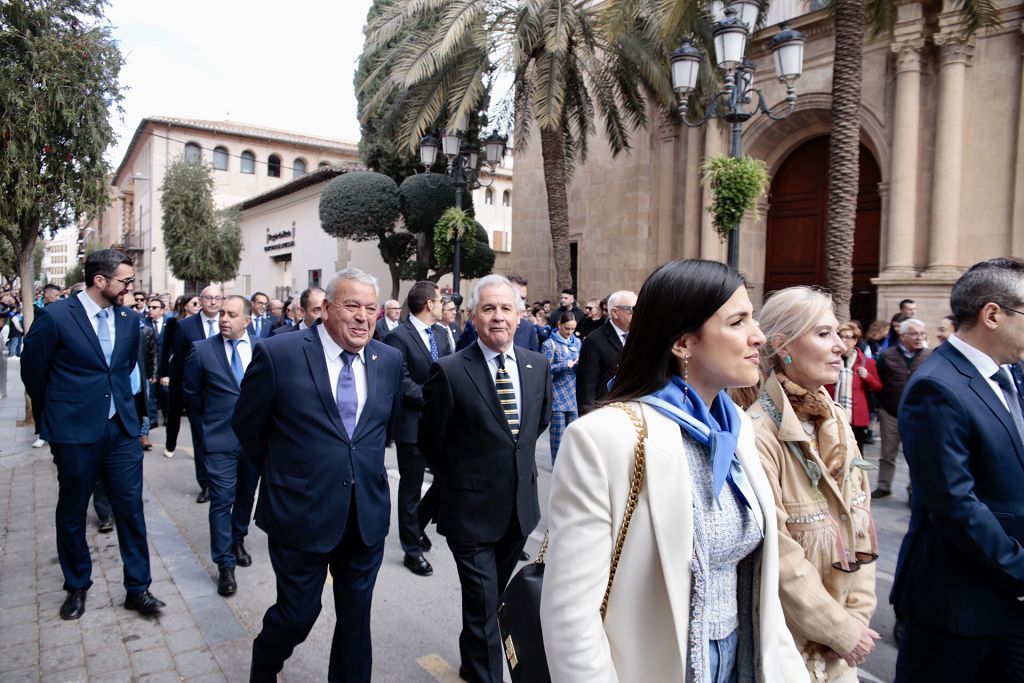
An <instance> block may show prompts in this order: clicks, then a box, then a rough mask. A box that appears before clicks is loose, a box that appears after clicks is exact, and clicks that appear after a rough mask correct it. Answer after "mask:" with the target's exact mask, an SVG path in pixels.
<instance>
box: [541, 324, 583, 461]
mask: <svg viewBox="0 0 1024 683" xmlns="http://www.w3.org/2000/svg"><path fill="white" fill-rule="evenodd" d="M541 350H542V351H543V352H544V355H545V356H547V358H548V363H550V364H551V427H550V428H549V429H550V431H549V434H550V437H551V464H552V465H553V464H554V463H555V456H556V455H558V444H559V443H561V442H562V433H563V432H564V431H565V427H566V425H568V424H569V423H570V422H572V421H573V420H575V419H576V418H577V417H578V416H579V415H578V413H577V412H576V363H577V362H578V361H579V359H580V339H579V337H577V336H576V318H575V317H574V316H573V315H572V314H571V313H569V312H563V313H562V314H561V316H560V317H559V318H558V328H557V331H556V332H555V333H554V334H552V335H551V336H550V337H549V338H548V340H547V341H546V342H544V345H543V346H542V347H541Z"/></svg>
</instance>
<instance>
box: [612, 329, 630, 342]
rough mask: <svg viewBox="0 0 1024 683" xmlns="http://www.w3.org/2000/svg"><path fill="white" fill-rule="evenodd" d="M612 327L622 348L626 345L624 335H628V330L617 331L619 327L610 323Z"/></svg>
mask: <svg viewBox="0 0 1024 683" xmlns="http://www.w3.org/2000/svg"><path fill="white" fill-rule="evenodd" d="M612 327H613V328H615V334H617V335H619V343H621V344H622V345H623V346H625V345H626V334H627V333H628V330H627V331H626V332H623V331H622V330H620V329H619V326H618V325H616V324H615V323H612Z"/></svg>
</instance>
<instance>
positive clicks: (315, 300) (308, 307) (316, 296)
mask: <svg viewBox="0 0 1024 683" xmlns="http://www.w3.org/2000/svg"><path fill="white" fill-rule="evenodd" d="M323 306H324V290H322V289H320V288H319V287H310V288H309V289H304V290H302V294H300V295H299V322H298V323H297V324H295V325H281V326H280V327H278V328H277V329H275V330H274V331H273V332H271V333H270V335H271V336H276V335H279V334H287V333H289V332H301V331H302V330H308V329H309V328H311V327H313V326H314V325H316V321H317V320H319V319H320V313H321V311H322V310H323Z"/></svg>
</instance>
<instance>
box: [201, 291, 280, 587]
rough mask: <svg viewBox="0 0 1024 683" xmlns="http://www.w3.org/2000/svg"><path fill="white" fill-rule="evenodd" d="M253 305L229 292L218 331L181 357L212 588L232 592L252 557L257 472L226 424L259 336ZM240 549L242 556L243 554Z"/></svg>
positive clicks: (228, 421) (229, 425) (222, 307)
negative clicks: (202, 481)
mask: <svg viewBox="0 0 1024 683" xmlns="http://www.w3.org/2000/svg"><path fill="white" fill-rule="evenodd" d="M251 311H252V304H251V303H250V302H249V301H247V300H246V299H245V298H244V297H241V296H229V297H228V298H226V299H225V300H224V304H223V305H222V306H221V311H220V334H218V335H217V336H215V337H210V338H209V339H203V340H202V341H198V342H196V343H195V344H193V345H192V350H191V351H190V352H189V354H188V358H187V359H186V361H185V387H184V389H185V400H186V402H187V403H188V407H189V412H190V414H191V415H195V416H197V417H196V419H197V420H198V421H199V423H200V424H199V426H200V429H202V430H203V443H204V444H205V445H206V472H207V476H208V478H209V483H210V551H211V554H212V555H213V561H214V562H215V563H216V564H217V570H218V577H217V592H218V593H220V594H221V595H223V596H225V597H226V596H229V595H234V593H235V591H236V589H237V587H238V585H237V583H236V582H235V565H236V564H241V565H242V566H248V565H249V564H251V563H252V558H251V557H249V555H248V553H246V552H245V546H244V543H243V539H244V538H245V534H246V533H247V532H248V529H249V517H250V515H251V514H252V503H253V497H254V494H255V489H256V482H258V481H259V475H258V473H256V468H255V467H254V466H253V464H252V462H250V461H249V460H248V459H246V458H243V457H242V447H241V445H239V443H238V437H236V436H235V433H234V432H233V431H232V429H231V414H232V412H233V411H234V409H235V402H236V401H237V400H238V392H239V387H240V386H241V383H242V377H243V375H244V374H245V369H246V368H247V367H249V361H250V360H252V352H253V347H254V345H255V344H257V343H260V341H261V340H260V339H259V337H255V336H250V334H249V332H248V329H247V328H248V326H249V325H250V324H251V322H252V315H251ZM243 554H244V555H243Z"/></svg>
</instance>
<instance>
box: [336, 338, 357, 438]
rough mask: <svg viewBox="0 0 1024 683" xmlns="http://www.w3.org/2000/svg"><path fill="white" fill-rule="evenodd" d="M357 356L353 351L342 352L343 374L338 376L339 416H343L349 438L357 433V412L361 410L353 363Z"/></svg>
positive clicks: (342, 420)
mask: <svg viewBox="0 0 1024 683" xmlns="http://www.w3.org/2000/svg"><path fill="white" fill-rule="evenodd" d="M355 358H356V354H354V353H352V352H351V351H342V352H341V362H342V363H344V366H343V367H342V368H341V374H339V375H338V396H337V400H338V414H339V415H340V416H341V424H343V425H345V431H346V432H348V436H349V438H352V436H353V435H355V432H356V411H357V410H358V409H359V397H358V396H356V377H355V372H354V371H353V370H352V361H354V360H355Z"/></svg>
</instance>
